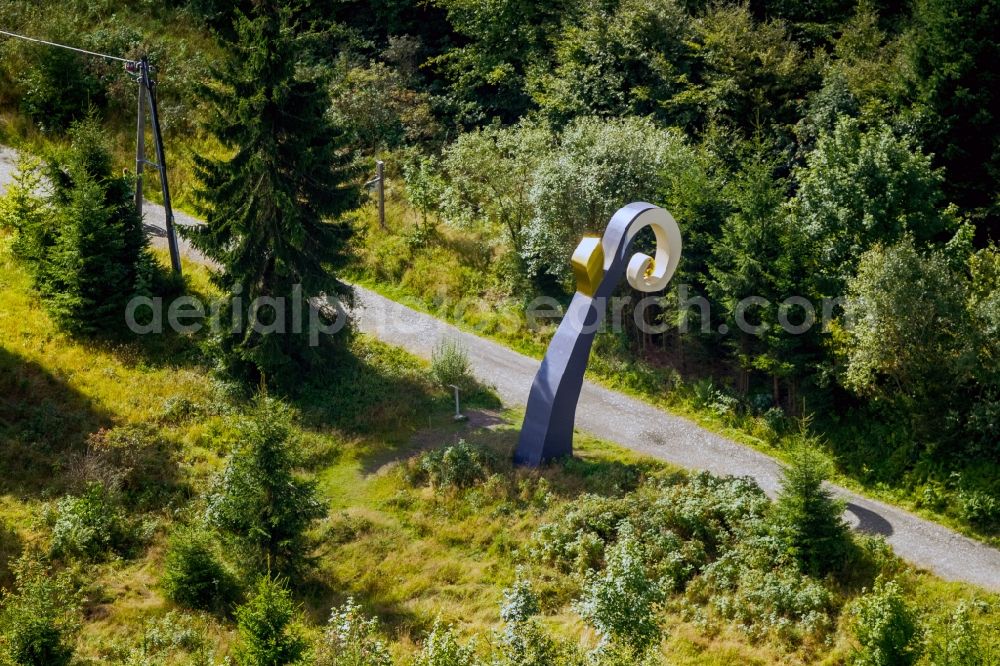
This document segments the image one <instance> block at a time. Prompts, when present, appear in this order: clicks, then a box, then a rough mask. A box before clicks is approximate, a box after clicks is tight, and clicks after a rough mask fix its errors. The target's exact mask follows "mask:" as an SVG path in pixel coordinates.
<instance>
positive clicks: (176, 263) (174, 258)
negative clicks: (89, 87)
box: [142, 57, 181, 275]
mask: <svg viewBox="0 0 1000 666" xmlns="http://www.w3.org/2000/svg"><path fill="white" fill-rule="evenodd" d="M142 78H143V83H144V84H145V87H146V91H147V92H148V93H149V116H150V120H151V121H152V123H153V142H154V143H155V144H156V164H157V167H158V168H159V170H160V188H161V189H162V190H163V212H164V219H165V220H166V227H167V246H168V247H169V248H170V265H171V267H173V269H174V273H176V274H177V275H180V274H181V256H180V252H179V251H178V248H177V232H176V231H175V229H174V210H173V208H172V207H171V205H170V188H169V187H168V186H167V158H166V156H165V155H164V151H163V133H162V132H161V131H160V117H159V114H158V113H157V108H156V89H155V88H156V84H155V83H154V82H153V81H152V80H151V79H150V78H149V61H148V60H146V58H145V57H143V59H142Z"/></svg>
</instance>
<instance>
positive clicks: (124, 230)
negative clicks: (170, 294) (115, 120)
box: [19, 119, 153, 334]
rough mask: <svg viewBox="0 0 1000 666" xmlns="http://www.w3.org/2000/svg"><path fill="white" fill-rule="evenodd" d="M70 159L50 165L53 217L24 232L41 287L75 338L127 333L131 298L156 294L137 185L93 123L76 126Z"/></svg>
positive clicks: (30, 225) (34, 223)
mask: <svg viewBox="0 0 1000 666" xmlns="http://www.w3.org/2000/svg"><path fill="white" fill-rule="evenodd" d="M71 136H72V145H71V147H70V149H69V151H68V153H67V155H66V157H65V159H64V160H59V161H57V162H54V163H53V164H52V165H50V168H49V171H50V173H49V177H50V180H51V181H52V184H53V193H52V196H51V206H50V207H49V210H50V211H51V212H50V215H51V217H50V218H49V219H46V216H39V217H38V219H37V220H34V221H31V222H30V223H27V225H26V226H25V227H22V228H21V230H20V233H21V234H22V236H24V239H22V240H23V242H22V243H21V245H19V247H20V246H22V245H23V246H24V247H30V248H31V251H30V252H26V253H25V257H26V258H27V259H28V260H29V262H30V263H31V265H32V267H33V272H34V275H35V281H36V285H37V286H38V289H39V291H40V292H41V294H42V297H43V298H44V300H45V303H46V306H47V307H48V309H49V311H50V312H51V313H52V315H53V317H54V318H55V319H56V320H57V321H58V322H59V324H60V325H61V326H63V327H64V328H65V329H67V330H69V331H72V332H75V333H86V334H94V333H107V332H110V331H115V330H120V329H121V328H122V327H123V325H124V321H125V317H124V312H125V306H126V304H127V303H128V301H129V300H130V299H131V298H132V297H133V296H135V295H137V294H141V293H145V292H147V291H148V289H149V284H150V281H151V279H152V277H153V262H152V258H151V256H150V254H149V250H148V245H147V241H146V235H145V232H144V230H143V227H142V218H141V217H140V216H139V213H138V212H137V211H136V210H135V204H134V198H133V189H132V187H133V184H132V182H131V180H130V179H129V178H127V177H121V176H114V175H113V173H112V166H111V154H110V152H109V151H108V149H107V148H106V147H105V140H104V136H103V134H102V133H101V130H100V128H99V126H98V125H97V123H96V121H94V120H93V119H90V120H87V121H84V122H82V123H79V124H77V125H76V126H74V128H73V130H72V132H71Z"/></svg>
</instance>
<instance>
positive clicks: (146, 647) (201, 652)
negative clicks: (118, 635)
mask: <svg viewBox="0 0 1000 666" xmlns="http://www.w3.org/2000/svg"><path fill="white" fill-rule="evenodd" d="M137 638H138V641H137ZM137 642H138V644H136V643H137ZM181 653H187V654H188V655H189V661H185V662H183V663H188V664H192V666H210V665H211V666H214V664H216V661H215V659H214V656H215V655H214V653H213V651H212V650H211V648H210V647H209V641H208V639H207V637H206V636H205V634H204V633H203V631H201V630H200V628H199V627H198V626H197V625H196V624H195V618H193V617H192V616H190V615H185V614H182V613H179V612H177V611H170V612H169V613H167V614H166V615H164V616H163V617H159V618H155V619H152V620H149V621H147V622H146V625H145V627H144V628H143V631H142V633H141V634H140V635H139V636H138V637H136V636H135V635H129V636H127V637H125V638H124V639H123V640H120V641H119V640H115V641H112V643H111V645H110V646H109V649H108V657H109V661H110V662H111V663H114V664H116V665H117V666H169V665H171V664H176V663H178V660H177V658H178V655H179V654H181ZM223 663H225V662H223Z"/></svg>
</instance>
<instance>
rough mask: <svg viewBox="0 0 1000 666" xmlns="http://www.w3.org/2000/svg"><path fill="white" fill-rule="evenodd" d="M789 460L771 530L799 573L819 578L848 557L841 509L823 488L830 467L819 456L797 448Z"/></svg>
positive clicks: (812, 449)
mask: <svg viewBox="0 0 1000 666" xmlns="http://www.w3.org/2000/svg"><path fill="white" fill-rule="evenodd" d="M790 458H791V460H790V464H789V465H788V466H787V467H786V468H785V469H784V472H783V477H782V480H781V493H780V494H779V495H778V501H777V502H776V503H775V505H774V516H773V522H774V527H775V530H776V533H777V535H778V538H779V539H780V540H781V542H782V543H783V544H784V545H785V547H786V548H787V549H788V551H789V552H791V553H792V554H793V556H794V557H795V559H796V561H797V562H798V563H799V566H800V567H801V569H802V571H803V572H805V573H809V574H813V575H820V576H822V575H825V574H827V573H829V572H831V571H834V570H835V569H837V568H838V567H841V568H842V567H843V563H844V561H845V559H846V556H847V553H848V546H849V545H850V535H849V532H848V528H847V525H846V524H845V523H844V521H843V519H842V518H841V516H842V515H843V512H844V505H843V503H842V502H840V501H837V500H835V499H834V497H833V495H832V493H831V492H830V491H829V490H827V489H825V488H824V487H823V481H824V479H825V478H826V476H828V474H829V472H830V464H829V462H827V460H826V458H824V456H823V455H822V454H821V453H819V452H818V451H816V450H815V449H814V448H811V447H809V446H807V445H800V446H799V447H798V448H796V449H795V450H793V451H792V453H791V456H790Z"/></svg>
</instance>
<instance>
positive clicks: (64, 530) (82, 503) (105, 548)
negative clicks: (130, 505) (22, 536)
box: [52, 483, 136, 561]
mask: <svg viewBox="0 0 1000 666" xmlns="http://www.w3.org/2000/svg"><path fill="white" fill-rule="evenodd" d="M55 515H56V518H55V524H54V525H53V527H52V552H53V554H55V555H65V556H69V557H79V558H83V559H85V560H91V561H93V560H100V559H102V558H104V557H106V556H107V555H109V554H110V553H116V554H118V555H127V554H128V553H129V551H130V550H131V548H132V547H133V546H134V545H135V543H136V528H135V526H134V525H132V524H131V523H130V522H129V520H128V518H127V516H126V515H125V513H124V511H123V510H122V508H121V506H120V505H119V504H118V501H117V498H116V497H114V496H113V495H112V494H111V493H110V492H109V491H108V490H107V489H106V488H105V487H104V486H103V485H101V484H99V483H91V484H89V485H88V487H87V490H86V492H84V494H83V495H81V496H79V497H74V496H72V495H67V496H66V497H64V498H63V499H61V500H59V503H58V504H57V505H56V513H55Z"/></svg>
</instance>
